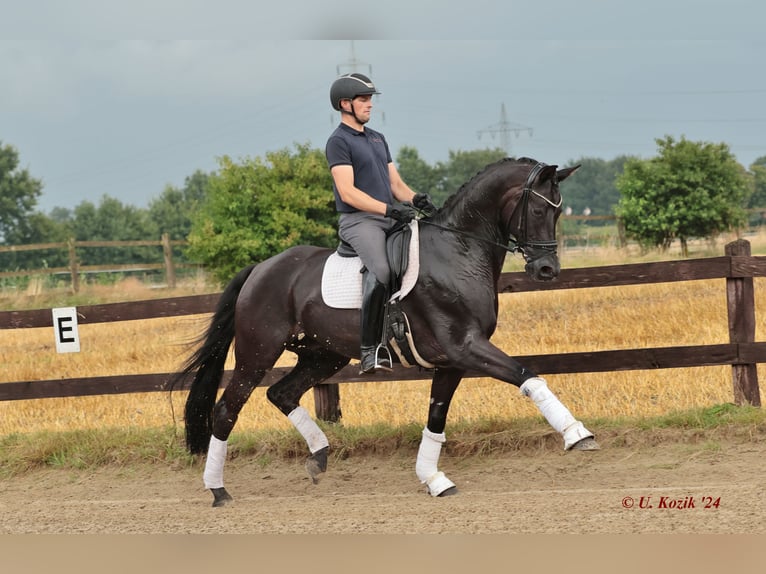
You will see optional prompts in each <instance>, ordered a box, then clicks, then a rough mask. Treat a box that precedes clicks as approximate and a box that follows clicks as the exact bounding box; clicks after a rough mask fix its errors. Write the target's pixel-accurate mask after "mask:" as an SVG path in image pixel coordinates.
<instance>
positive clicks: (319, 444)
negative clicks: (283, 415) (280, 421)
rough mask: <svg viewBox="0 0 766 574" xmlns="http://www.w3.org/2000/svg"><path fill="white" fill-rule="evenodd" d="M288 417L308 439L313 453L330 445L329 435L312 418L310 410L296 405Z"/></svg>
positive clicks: (307, 442)
mask: <svg viewBox="0 0 766 574" xmlns="http://www.w3.org/2000/svg"><path fill="white" fill-rule="evenodd" d="M287 418H288V419H290V422H291V423H293V426H294V427H295V428H296V429H297V430H298V432H299V433H301V436H302V437H303V438H304V439H305V440H306V444H307V445H308V447H309V451H310V452H311V454H314V453H315V452H317V451H319V450H322V449H323V448H325V447H328V446H330V442H329V441H328V440H327V435H325V434H324V433H323V432H322V429H320V428H319V426H318V425H317V424H316V423H315V422H314V420H313V419H312V418H311V415H309V412H308V411H307V410H306V409H304V408H303V407H300V406H299V407H295V408H294V409H293V410H292V411H291V412H290V414H289V415H287Z"/></svg>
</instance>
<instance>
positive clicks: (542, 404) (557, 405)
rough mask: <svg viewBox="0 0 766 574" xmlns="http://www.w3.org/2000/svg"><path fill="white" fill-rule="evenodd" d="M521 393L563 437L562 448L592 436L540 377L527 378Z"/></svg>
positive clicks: (567, 448)
mask: <svg viewBox="0 0 766 574" xmlns="http://www.w3.org/2000/svg"><path fill="white" fill-rule="evenodd" d="M520 390H521V394H522V395H524V396H527V397H529V398H530V399H532V400H533V401H534V403H535V405H537V408H538V409H540V412H541V413H542V415H543V416H544V417H545V420H547V421H548V423H549V424H550V425H551V426H552V427H553V428H554V429H555V430H556V431H557V432H559V433H561V435H562V436H563V437H564V450H569V449H570V448H572V446H574V445H575V444H576V443H578V442H579V441H581V440H582V439H584V438H589V437H592V436H593V433H591V432H590V431H588V430H587V429H586V428H585V427H584V426H583V424H582V423H581V422H580V421H578V420H576V419H575V418H574V417H573V416H572V413H570V412H569V409H567V408H566V407H565V406H564V405H562V404H561V401H559V399H558V398H557V397H556V395H554V394H553V391H551V390H550V389H549V388H548V384H547V383H546V382H545V379H543V378H542V377H532V378H531V379H527V380H526V381H525V382H524V384H522V385H521V387H520Z"/></svg>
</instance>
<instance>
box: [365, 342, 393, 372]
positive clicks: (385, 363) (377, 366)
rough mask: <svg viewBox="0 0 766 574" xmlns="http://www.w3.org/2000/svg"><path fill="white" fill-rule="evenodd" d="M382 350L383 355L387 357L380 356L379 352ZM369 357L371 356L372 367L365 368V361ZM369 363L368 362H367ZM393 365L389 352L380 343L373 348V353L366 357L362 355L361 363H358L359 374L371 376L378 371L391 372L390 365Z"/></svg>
mask: <svg viewBox="0 0 766 574" xmlns="http://www.w3.org/2000/svg"><path fill="white" fill-rule="evenodd" d="M381 349H383V351H385V355H388V357H387V358H386V357H385V356H381V355H380V350H381ZM370 355H372V359H373V361H372V365H369V364H368V366H367V367H365V359H366V358H369V357H370ZM367 363H369V361H367ZM392 364H393V361H392V360H391V352H390V351H389V350H388V347H386V346H385V345H383V344H382V343H380V344H378V346H377V347H375V350H374V351H370V352H369V353H367V354H366V355H365V354H364V353H362V358H361V361H360V362H359V374H360V375H365V374H371V373H376V372H378V371H386V372H389V373H390V372H391V371H392V370H393V369H392V368H391V365H392Z"/></svg>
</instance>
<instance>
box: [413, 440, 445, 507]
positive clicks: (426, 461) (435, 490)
mask: <svg viewBox="0 0 766 574" xmlns="http://www.w3.org/2000/svg"><path fill="white" fill-rule="evenodd" d="M446 441H447V437H446V436H445V434H444V433H441V434H436V433H432V432H431V431H429V430H428V429H427V428H424V429H423V438H422V439H421V441H420V448H419V449H418V458H417V461H416V462H415V474H417V475H418V478H419V479H420V482H422V483H423V484H425V485H427V486H428V492H429V494H430V495H431V496H439V495H440V494H441V493H442V492H444V491H445V490H447V489H449V488H453V487H454V486H455V484H454V483H453V482H452V481H451V480H450V479H449V478H447V477H446V476H445V475H444V473H443V472H440V471H439V470H438V465H439V455H440V454H441V451H442V445H443V444H444V443H445V442H446Z"/></svg>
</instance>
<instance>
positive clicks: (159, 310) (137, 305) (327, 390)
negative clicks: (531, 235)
mask: <svg viewBox="0 0 766 574" xmlns="http://www.w3.org/2000/svg"><path fill="white" fill-rule="evenodd" d="M763 276H766V257H753V256H751V255H750V244H749V243H748V242H747V241H745V240H738V241H734V242H732V243H729V244H728V245H727V246H726V255H724V256H722V257H713V258H706V259H689V260H684V261H667V262H656V263H639V264H629V265H609V266H604V267H590V268H582V269H563V270H562V271H561V274H560V275H559V277H558V279H557V280H556V281H554V282H550V283H536V282H533V281H531V280H530V279H529V278H528V277H527V276H526V274H525V273H523V272H514V273H503V274H502V276H501V277H500V280H499V282H498V291H500V292H503V293H513V292H522V291H543V290H554V289H581V288H593V287H614V286H624V285H641V284H646V283H664V282H674V281H694V280H704V279H725V280H726V301H727V310H728V327H729V342H728V343H724V344H714V345H693V346H680V347H658V348H643V349H625V350H606V351H591V352H580V353H563V354H551V355H526V356H517V357H516V358H517V359H518V360H519V361H520V362H521V363H522V364H524V365H525V366H526V367H527V368H529V369H530V370H533V371H536V372H537V373H539V374H567V373H570V374H571V373H586V372H607V371H625V370H651V369H670V368H679V367H703V366H715V365H730V366H731V367H732V386H733V394H734V401H735V402H736V403H737V404H744V403H749V404H752V405H756V406H760V404H761V399H760V390H759V387H758V375H757V371H756V366H757V364H758V363H766V342H756V341H755V295H754V282H753V278H754V277H763ZM218 298H219V294H208V295H195V296H187V297H177V298H169V299H156V300H148V301H138V302H130V303H110V304H103V305H89V306H83V307H78V308H77V313H78V322H79V323H81V324H88V323H103V322H111V321H129V320H137V319H150V318H157V317H172V316H180V315H194V314H202V313H210V312H212V310H213V309H214V307H215V304H216V302H217V300H218ZM52 325H53V321H52V315H51V311H50V309H37V310H31V311H0V329H7V328H34V327H51V326H52ZM288 370H289V367H284V368H275V369H273V370H272V371H271V372H270V373H269V374H268V376H267V377H266V378H265V380H264V381H263V382H262V383H261V385H262V386H267V385H271V384H273V383H274V382H275V381H276V380H278V379H279V378H280V377H281V376H282V375H284V374H285V373H286V372H287V371H288ZM170 376H171V373H152V374H140V375H118V376H106V377H89V378H79V379H54V380H45V381H19V382H6V383H0V400H21V399H40V398H50V397H63V396H80V395H99V394H120V393H135V392H152V391H163V390H167V382H168V380H169V378H170ZM230 376H231V372H229V371H227V373H226V374H225V376H224V379H223V381H222V385H225V384H226V382H227V381H228V379H229V378H230ZM466 376H467V377H468V378H472V377H479V376H482V375H480V374H479V373H472V372H469V373H467V375H466ZM428 378H430V373H429V372H428V371H426V370H423V369H419V368H410V369H406V368H403V367H401V366H400V365H396V366H395V368H394V370H393V372H391V373H386V374H381V373H378V374H376V375H375V376H374V377H371V376H369V375H359V374H358V368H357V367H356V366H347V367H345V368H344V369H342V370H340V371H339V372H338V373H336V374H335V375H334V376H333V377H332V378H330V379H328V380H327V381H325V382H324V383H323V384H322V385H319V386H318V387H317V388H315V390H314V392H315V398H316V401H315V404H316V405H317V416H318V417H319V418H321V419H324V420H336V419H337V416H338V413H339V410H338V385H337V384H338V383H351V382H362V381H408V380H423V379H428Z"/></svg>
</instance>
